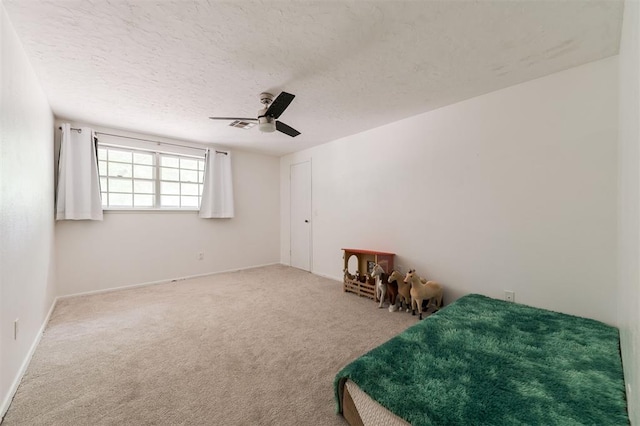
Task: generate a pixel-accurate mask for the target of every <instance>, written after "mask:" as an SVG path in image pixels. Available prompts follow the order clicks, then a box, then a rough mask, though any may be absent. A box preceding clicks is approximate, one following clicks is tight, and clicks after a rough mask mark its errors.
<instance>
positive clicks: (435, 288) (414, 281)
mask: <svg viewBox="0 0 640 426" xmlns="http://www.w3.org/2000/svg"><path fill="white" fill-rule="evenodd" d="M404 282H405V283H410V284H411V314H412V315H415V314H416V309H415V306H416V305H417V307H418V312H420V319H422V301H423V300H431V301H432V302H435V307H436V310H439V309H440V308H441V307H442V286H441V285H440V284H438V283H437V282H435V281H427V282H426V283H423V282H422V281H421V279H420V277H418V276H417V275H416V270H415V269H411V270H409V272H407V276H406V277H405V278H404ZM427 308H428V306H427Z"/></svg>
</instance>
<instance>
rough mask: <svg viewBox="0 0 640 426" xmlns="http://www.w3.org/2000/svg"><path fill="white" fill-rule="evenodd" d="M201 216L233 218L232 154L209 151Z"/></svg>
mask: <svg viewBox="0 0 640 426" xmlns="http://www.w3.org/2000/svg"><path fill="white" fill-rule="evenodd" d="M199 215H200V217H202V218H207V219H209V218H231V217H233V184H232V182H231V153H230V152H222V151H216V150H215V149H208V150H207V155H206V163H205V166H204V186H203V188H202V201H201V203H200V214H199Z"/></svg>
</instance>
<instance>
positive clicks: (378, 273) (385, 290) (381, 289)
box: [371, 263, 398, 311]
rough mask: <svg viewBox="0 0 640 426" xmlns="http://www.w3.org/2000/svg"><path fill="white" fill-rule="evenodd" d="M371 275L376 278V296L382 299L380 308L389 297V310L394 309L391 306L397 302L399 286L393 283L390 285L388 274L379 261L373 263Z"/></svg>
mask: <svg viewBox="0 0 640 426" xmlns="http://www.w3.org/2000/svg"><path fill="white" fill-rule="evenodd" d="M371 276H372V277H374V278H375V280H376V298H377V299H378V300H380V304H379V305H378V308H382V306H383V304H384V300H385V299H386V298H388V299H389V311H392V310H391V307H392V306H394V305H395V304H396V296H397V294H398V289H397V287H396V286H394V285H393V284H391V285H390V283H389V281H388V275H387V274H386V273H385V272H384V269H382V266H380V265H378V264H377V263H376V264H375V265H373V270H372V271H371Z"/></svg>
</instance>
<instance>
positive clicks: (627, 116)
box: [618, 1, 640, 425]
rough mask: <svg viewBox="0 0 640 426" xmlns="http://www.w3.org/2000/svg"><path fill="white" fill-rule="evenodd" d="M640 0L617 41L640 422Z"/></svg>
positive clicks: (626, 284) (624, 263) (626, 255)
mask: <svg viewBox="0 0 640 426" xmlns="http://www.w3.org/2000/svg"><path fill="white" fill-rule="evenodd" d="M639 26H640V4H639V3H638V2H637V1H627V2H626V3H625V10H624V21H623V28H622V37H621V43H620V142H619V158H620V175H619V176H620V181H619V185H620V187H619V191H620V205H619V211H620V215H619V228H618V232H619V243H620V249H619V252H620V274H619V279H620V284H619V289H618V326H619V327H620V343H621V346H622V348H621V349H622V359H623V363H624V372H625V379H626V382H627V401H628V403H629V416H630V418H631V420H632V424H636V425H640V265H639V262H640V259H639V255H640V205H639V203H640V182H639V180H640V32H639V30H638V27H639Z"/></svg>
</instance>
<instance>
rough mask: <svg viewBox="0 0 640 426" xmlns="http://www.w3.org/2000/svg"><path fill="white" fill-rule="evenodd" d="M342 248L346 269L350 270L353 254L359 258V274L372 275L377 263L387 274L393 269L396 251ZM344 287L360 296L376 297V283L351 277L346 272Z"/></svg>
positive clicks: (345, 289)
mask: <svg viewBox="0 0 640 426" xmlns="http://www.w3.org/2000/svg"><path fill="white" fill-rule="evenodd" d="M342 250H343V251H344V254H343V259H344V269H345V270H348V268H349V259H350V258H351V256H355V257H356V258H357V259H358V274H359V275H360V276H361V277H362V276H365V275H366V274H369V275H370V274H371V271H372V269H373V265H374V264H375V263H377V264H379V265H380V266H381V267H382V269H384V272H385V273H387V274H389V273H391V271H393V259H394V257H395V253H387V252H384V251H374V250H362V249H350V248H343V249H342ZM342 289H343V290H344V291H346V292H349V293H355V294H357V295H358V296H364V297H368V298H370V299H373V300H375V299H376V286H375V283H371V282H361V281H358V280H357V279H351V278H349V277H348V276H347V274H346V273H345V274H344V283H343V287H342Z"/></svg>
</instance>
